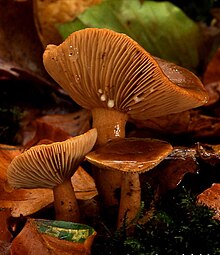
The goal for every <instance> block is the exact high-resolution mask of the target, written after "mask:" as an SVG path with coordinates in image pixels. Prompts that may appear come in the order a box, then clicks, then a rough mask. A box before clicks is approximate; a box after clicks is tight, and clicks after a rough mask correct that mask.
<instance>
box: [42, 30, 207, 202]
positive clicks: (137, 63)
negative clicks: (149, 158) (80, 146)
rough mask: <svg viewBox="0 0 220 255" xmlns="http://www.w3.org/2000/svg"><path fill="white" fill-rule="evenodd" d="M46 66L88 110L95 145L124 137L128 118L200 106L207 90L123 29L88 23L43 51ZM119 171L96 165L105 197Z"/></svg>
mask: <svg viewBox="0 0 220 255" xmlns="http://www.w3.org/2000/svg"><path fill="white" fill-rule="evenodd" d="M43 61H44V66H45V68H46V70H47V72H48V73H49V74H50V75H51V76H52V77H53V78H54V79H55V80H56V81H57V82H58V83H59V84H60V85H61V87H63V89H64V90H66V91H67V93H68V94H69V95H70V96H71V97H72V99H73V100H74V101H75V102H76V103H78V104H79V105H81V106H82V107H84V108H86V109H90V110H91V111H92V116H93V127H96V128H97V131H98V138H97V146H99V145H102V144H105V143H106V142H108V141H109V140H112V139H115V138H119V137H121V138H123V137H125V125H126V121H127V119H128V118H129V116H131V117H132V119H149V118H151V117H159V116H162V115H167V114H171V113H177V112H181V111H184V110H187V109H191V108H195V107H198V106H201V105H203V104H205V103H206V102H207V97H208V96H207V92H206V90H205V89H204V87H203V85H202V83H201V81H200V80H199V79H198V78H197V77H196V76H195V75H194V74H193V73H192V72H190V71H188V70H186V69H184V68H182V67H178V66H176V65H174V64H172V63H168V62H166V61H163V60H160V59H158V58H154V57H153V56H151V55H150V54H149V53H148V52H147V51H146V50H145V49H143V48H142V47H141V46H140V45H139V44H138V43H137V42H135V41H134V40H132V39H131V38H130V37H128V36H127V35H125V34H121V33H117V32H114V31H112V30H108V29H98V28H87V29H83V30H79V31H76V32H74V33H72V34H71V35H70V36H69V37H68V38H67V39H66V40H65V41H64V42H63V43H62V44H60V45H59V46H55V45H48V46H47V48H46V50H45V52H44V55H43ZM120 178H121V175H120V173H118V174H115V173H113V172H112V171H108V172H107V171H105V172H103V171H101V170H100V171H99V172H98V171H97V172H96V175H95V179H96V185H97V188H98V190H99V193H100V194H101V196H102V199H103V200H104V202H105V203H106V204H108V205H111V204H114V203H117V201H116V199H115V198H114V192H115V190H116V188H118V187H119V186H120Z"/></svg>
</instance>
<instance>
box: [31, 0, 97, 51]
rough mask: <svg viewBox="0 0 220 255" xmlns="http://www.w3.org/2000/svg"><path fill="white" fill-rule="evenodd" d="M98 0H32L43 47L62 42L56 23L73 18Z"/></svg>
mask: <svg viewBox="0 0 220 255" xmlns="http://www.w3.org/2000/svg"><path fill="white" fill-rule="evenodd" d="M99 2H101V0H71V1H69V0H62V1H59V0H55V1H54V0H46V1H42V0H33V6H34V17H35V24H36V27H37V30H38V34H39V37H40V39H41V42H42V43H43V45H44V47H46V46H47V44H50V43H53V44H60V43H61V42H62V37H61V36H60V34H59V32H58V30H57V24H62V23H65V22H68V21H71V20H73V19H75V18H76V16H77V15H79V14H80V13H82V12H83V11H84V10H85V9H86V8H88V7H89V6H91V5H93V4H96V3H99Z"/></svg>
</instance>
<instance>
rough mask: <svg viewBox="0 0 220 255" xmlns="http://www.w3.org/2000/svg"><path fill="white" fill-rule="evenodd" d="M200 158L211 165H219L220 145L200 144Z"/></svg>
mask: <svg viewBox="0 0 220 255" xmlns="http://www.w3.org/2000/svg"><path fill="white" fill-rule="evenodd" d="M197 151H198V154H199V156H200V158H201V159H202V160H203V161H205V162H206V163H208V164H210V165H213V166H215V165H217V164H219V163H220V145H219V144H215V145H211V144H204V143H198V147H197Z"/></svg>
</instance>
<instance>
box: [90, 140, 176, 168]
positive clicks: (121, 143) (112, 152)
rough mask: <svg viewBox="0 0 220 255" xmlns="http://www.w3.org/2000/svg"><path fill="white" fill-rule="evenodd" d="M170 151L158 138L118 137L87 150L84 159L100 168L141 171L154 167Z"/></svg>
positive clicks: (167, 144) (166, 144)
mask: <svg viewBox="0 0 220 255" xmlns="http://www.w3.org/2000/svg"><path fill="white" fill-rule="evenodd" d="M171 151H172V146H171V145H170V144H169V143H167V142H165V141H161V140H158V139H151V138H118V139H115V140H112V141H110V142H108V143H107V144H105V145H104V146H101V147H99V148H98V149H96V150H94V151H91V152H89V153H88V154H87V155H86V159H87V160H88V161H89V162H91V163H92V164H94V165H96V166H97V167H99V168H102V169H109V170H118V171H122V172H124V173H142V172H146V171H149V170H150V169H152V168H154V167H156V166H157V165H158V164H159V163H160V162H161V161H162V160H163V159H164V158H165V157H167V156H168V154H170V152H171Z"/></svg>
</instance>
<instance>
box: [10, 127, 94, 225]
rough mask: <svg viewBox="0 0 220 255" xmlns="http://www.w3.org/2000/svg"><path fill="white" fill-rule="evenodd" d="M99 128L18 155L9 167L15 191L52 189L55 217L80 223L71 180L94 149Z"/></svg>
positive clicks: (11, 183) (34, 147) (35, 147)
mask: <svg viewBox="0 0 220 255" xmlns="http://www.w3.org/2000/svg"><path fill="white" fill-rule="evenodd" d="M96 138H97V131H96V129H91V130H89V131H88V132H86V133H85V134H82V135H79V136H76V137H72V138H69V139H67V140H65V141H63V142H55V143H51V144H47V145H43V144H42V145H36V146H33V147H31V148H30V149H28V150H27V151H25V152H23V153H22V154H20V155H18V156H16V157H15V158H14V159H13V160H12V162H11V163H10V165H9V167H8V172H7V180H8V184H9V185H10V186H11V187H13V188H51V189H53V194H54V207H55V212H56V218H57V219H58V220H66V221H74V222H79V221H80V214H79V208H78V204H77V200H76V196H75V193H74V189H73V186H72V184H71V177H72V175H73V174H74V173H75V171H76V170H77V168H78V166H79V165H80V163H81V162H82V161H83V159H84V157H85V155H86V154H87V153H88V152H89V151H90V150H91V149H92V148H93V146H94V144H95V142H96Z"/></svg>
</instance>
